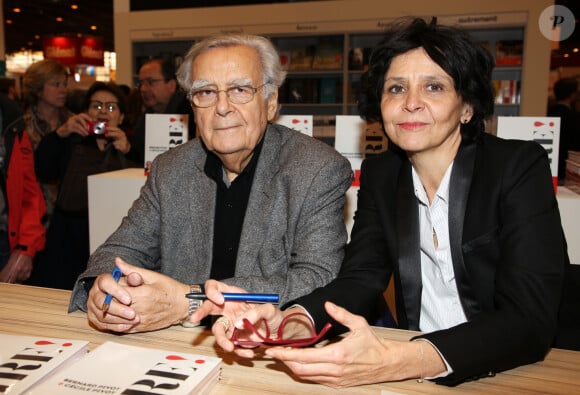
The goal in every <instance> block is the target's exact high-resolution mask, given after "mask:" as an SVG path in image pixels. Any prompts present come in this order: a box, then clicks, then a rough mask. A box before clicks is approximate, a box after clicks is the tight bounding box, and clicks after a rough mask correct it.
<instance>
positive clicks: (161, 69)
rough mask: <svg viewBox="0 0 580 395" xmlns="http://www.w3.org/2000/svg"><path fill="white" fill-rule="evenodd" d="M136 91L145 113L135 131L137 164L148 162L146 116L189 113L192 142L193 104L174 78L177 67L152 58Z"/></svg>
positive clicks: (144, 68)
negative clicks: (146, 159)
mask: <svg viewBox="0 0 580 395" xmlns="http://www.w3.org/2000/svg"><path fill="white" fill-rule="evenodd" d="M137 78H138V80H137V88H138V89H139V92H140V93H141V99H142V103H143V106H144V107H145V112H144V113H142V114H141V116H140V117H139V118H138V120H137V122H136V123H135V125H134V128H133V135H132V136H131V144H132V146H133V149H132V151H131V152H130V153H129V156H130V157H131V158H132V159H133V160H134V161H136V162H138V163H144V160H145V116H146V114H188V115H189V121H188V122H189V123H188V128H189V131H188V134H189V139H192V138H194V137H195V122H194V116H193V111H192V109H191V105H190V103H189V101H188V100H187V98H186V97H185V92H183V91H182V90H180V89H179V86H178V84H177V80H176V79H175V67H174V66H173V64H172V63H171V62H170V61H169V60H168V59H165V58H153V59H150V60H148V61H147V62H145V63H144V64H143V65H141V67H140V69H139V74H138V77H137Z"/></svg>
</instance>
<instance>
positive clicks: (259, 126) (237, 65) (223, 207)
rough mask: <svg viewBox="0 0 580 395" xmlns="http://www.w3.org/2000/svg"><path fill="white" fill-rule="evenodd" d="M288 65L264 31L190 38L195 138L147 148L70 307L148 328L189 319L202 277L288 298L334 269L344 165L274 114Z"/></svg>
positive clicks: (100, 323) (98, 319)
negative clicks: (121, 212) (137, 178)
mask: <svg viewBox="0 0 580 395" xmlns="http://www.w3.org/2000/svg"><path fill="white" fill-rule="evenodd" d="M284 77H285V72H284V71H283V70H282V68H281V65H280V58H279V55H278V53H277V52H276V50H275V49H274V47H273V45H272V43H271V42H270V41H269V40H267V39H266V38H264V37H259V36H245V35H239V36H238V35H225V36H216V37H209V38H207V39H205V40H202V41H200V42H198V43H196V44H195V45H194V46H193V47H192V48H191V50H190V51H189V53H188V54H187V56H186V58H185V61H184V63H183V64H182V66H181V68H180V69H179V75H178V78H179V82H180V84H181V86H182V87H183V89H184V90H186V91H187V92H189V97H190V98H191V103H192V106H193V108H194V112H195V121H196V125H197V126H198V129H199V133H200V139H197V138H196V139H193V140H190V141H189V142H187V143H185V144H182V145H179V146H177V147H175V148H173V149H171V150H169V151H167V152H165V153H163V154H160V155H159V156H157V157H156V158H155V160H154V161H153V164H152V166H151V173H150V174H149V176H148V177H147V181H146V183H145V186H144V187H143V188H142V189H141V194H140V196H139V198H138V199H137V200H136V201H135V202H134V203H133V206H132V207H131V209H130V210H129V212H128V214H127V216H126V217H125V218H124V219H123V222H122V223H121V226H120V227H119V228H118V229H117V230H116V231H115V232H114V233H113V234H112V235H111V236H110V237H109V238H108V240H107V241H106V242H105V243H104V244H103V245H101V246H100V247H99V248H98V249H97V250H96V251H95V252H94V253H93V254H92V255H91V257H90V259H89V264H88V267H87V270H86V271H85V272H84V273H82V274H81V275H80V276H79V279H78V281H77V283H76V285H75V288H74V290H73V293H72V295H71V300H70V305H69V310H70V311H74V310H77V309H82V310H87V311H88V319H89V321H90V322H91V324H92V325H93V326H94V327H96V328H98V329H101V330H112V331H116V332H140V331H149V330H154V329H159V328H163V327H167V326H169V325H174V324H178V323H180V322H183V323H185V324H187V323H189V319H188V317H189V316H190V315H191V313H192V312H193V310H194V309H195V308H196V307H197V306H198V304H197V303H195V302H196V301H194V300H188V299H186V298H185V297H184V294H186V293H188V292H190V290H192V289H193V290H199V289H200V284H203V282H205V281H206V280H208V279H210V278H214V279H218V280H222V281H225V282H227V283H229V284H232V285H237V286H240V287H244V288H245V289H248V290H251V291H254V292H266V293H278V294H279V295H280V300H281V301H282V302H284V301H288V300H292V299H295V298H297V297H299V296H301V295H304V294H306V293H309V292H310V291H312V290H313V289H314V288H316V287H319V286H322V285H325V284H326V283H328V282H330V281H331V280H332V279H333V278H334V277H335V276H336V274H337V273H338V269H339V266H340V263H341V261H342V258H343V254H344V245H345V243H346V237H347V234H346V227H345V224H344V211H343V210H344V202H345V191H346V190H347V188H348V187H349V186H350V184H351V182H352V178H353V175H352V169H351V167H350V163H349V162H348V160H347V159H346V158H344V157H342V156H341V155H340V154H339V153H338V152H336V150H334V149H333V148H332V147H329V146H328V145H327V144H325V143H323V142H320V141H318V140H316V139H314V138H312V137H309V136H306V135H304V134H301V133H299V132H297V131H294V130H292V129H289V128H286V127H284V126H281V125H276V124H272V123H270V121H272V119H274V118H275V116H276V114H277V112H278V88H279V87H280V85H282V83H283V81H284ZM115 265H116V266H117V267H118V268H119V269H120V270H121V271H122V273H123V277H121V279H120V281H119V282H118V283H117V282H115V281H114V279H113V277H112V276H111V274H110V273H111V272H112V270H113V268H114V267H115ZM106 294H110V295H112V296H113V300H112V302H111V304H110V308H109V309H108V311H106V313H104V312H103V309H102V306H103V301H104V300H105V295H106Z"/></svg>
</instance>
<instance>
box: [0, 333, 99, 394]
mask: <svg viewBox="0 0 580 395" xmlns="http://www.w3.org/2000/svg"><path fill="white" fill-rule="evenodd" d="M88 344H89V343H88V342H86V341H81V340H68V339H56V338H50V337H41V336H20V335H8V334H4V333H0V394H10V395H16V394H23V393H25V391H26V390H28V389H29V388H30V387H31V386H32V385H34V384H35V383H39V382H41V381H42V380H44V379H45V378H47V377H49V376H50V375H51V374H52V373H54V372H55V371H57V370H58V369H59V368H61V367H63V366H66V365H67V364H69V363H72V362H73V361H75V360H77V359H79V358H81V357H82V356H83V355H84V354H86V352H87V347H88Z"/></svg>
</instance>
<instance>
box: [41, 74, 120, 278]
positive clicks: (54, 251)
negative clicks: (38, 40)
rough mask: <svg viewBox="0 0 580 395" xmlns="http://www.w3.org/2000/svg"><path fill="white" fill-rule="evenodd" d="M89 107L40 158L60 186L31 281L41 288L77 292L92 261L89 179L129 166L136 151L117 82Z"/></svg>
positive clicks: (96, 89) (45, 145)
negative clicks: (75, 288) (127, 158)
mask: <svg viewBox="0 0 580 395" xmlns="http://www.w3.org/2000/svg"><path fill="white" fill-rule="evenodd" d="M83 107H84V112H82V113H79V114H77V115H74V116H72V117H70V118H69V119H68V120H67V122H66V123H64V124H63V125H61V126H60V127H58V128H57V129H56V130H55V131H53V132H51V133H49V134H47V135H46V136H44V137H43V139H42V140H41V141H40V144H39V145H38V148H37V150H36V153H35V160H36V172H37V174H38V176H39V177H44V178H50V179H57V180H58V181H59V191H58V197H57V200H56V208H55V210H54V214H53V217H52V222H51V225H50V227H49V228H48V231H47V241H46V250H45V252H44V254H43V256H42V258H41V261H40V262H39V264H38V267H37V268H36V269H35V272H34V274H33V278H32V279H31V283H32V284H35V285H41V286H46V287H53V288H64V289H72V287H73V285H74V283H75V280H76V278H77V276H78V275H79V273H81V272H82V271H83V270H84V269H85V267H86V263H87V260H88V257H89V224H88V194H87V179H86V177H87V176H88V175H90V174H95V173H100V172H104V171H111V170H117V169H121V168H123V167H126V166H127V163H126V162H125V158H124V154H125V153H127V152H128V151H129V150H130V148H131V146H130V144H129V142H128V140H127V136H126V135H125V132H124V131H123V130H121V129H120V128H119V125H120V124H121V123H122V122H123V117H124V113H125V96H124V94H123V92H122V91H121V90H120V89H119V88H118V86H117V85H115V84H113V83H108V84H107V83H104V82H95V83H94V84H93V85H92V86H91V87H90V88H89V90H88V91H87V93H86V96H85V103H84V106H83ZM111 199H114V197H113V196H111Z"/></svg>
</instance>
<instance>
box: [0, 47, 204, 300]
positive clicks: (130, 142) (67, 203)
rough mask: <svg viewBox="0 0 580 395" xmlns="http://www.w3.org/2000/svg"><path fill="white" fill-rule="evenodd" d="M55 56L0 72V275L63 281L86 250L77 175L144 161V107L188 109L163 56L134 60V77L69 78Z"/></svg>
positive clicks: (83, 196) (81, 178) (82, 178)
mask: <svg viewBox="0 0 580 395" xmlns="http://www.w3.org/2000/svg"><path fill="white" fill-rule="evenodd" d="M71 78H72V76H71V74H70V71H69V69H68V67H66V66H65V65H63V64H61V63H59V62H57V61H55V60H49V59H46V60H42V61H39V62H36V63H34V64H32V65H30V66H29V67H28V68H27V70H26V71H25V73H24V75H23V76H22V77H21V80H20V81H18V82H19V83H18V84H17V81H16V80H15V79H12V78H8V77H0V125H1V129H0V135H1V137H2V139H1V141H0V170H1V174H2V177H1V180H0V184H1V187H2V188H1V193H0V282H17V283H27V284H31V285H39V286H46V287H54V288H63V289H72V287H73V285H74V281H75V280H76V278H77V276H78V274H79V273H81V272H82V271H83V270H84V269H85V267H86V262H87V260H88V257H89V233H88V232H89V226H88V192H87V183H86V177H87V176H88V175H91V174H96V173H101V172H105V171H113V170H118V169H122V168H126V167H139V168H143V165H144V164H143V161H144V150H145V114H146V113H167V114H173V113H180V114H190V120H191V121H190V131H189V137H190V138H193V137H194V135H195V125H194V122H193V114H192V110H191V106H190V105H189V102H188V100H187V99H186V95H185V93H184V92H181V91H180V90H179V88H178V84H177V81H176V79H175V68H174V66H173V65H172V63H171V62H170V61H169V60H166V59H163V58H152V59H150V60H149V61H147V62H145V63H144V64H143V65H141V67H140V69H139V73H138V76H137V83H136V86H135V87H130V86H128V85H124V84H121V85H117V84H115V83H114V82H100V81H96V82H94V83H93V84H92V85H91V86H89V87H88V89H80V88H71V86H72V83H71V81H72V80H71Z"/></svg>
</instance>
